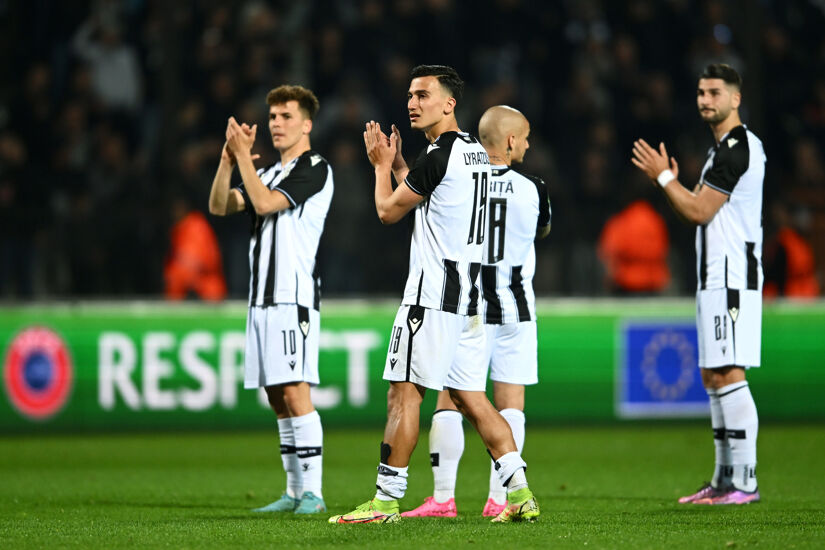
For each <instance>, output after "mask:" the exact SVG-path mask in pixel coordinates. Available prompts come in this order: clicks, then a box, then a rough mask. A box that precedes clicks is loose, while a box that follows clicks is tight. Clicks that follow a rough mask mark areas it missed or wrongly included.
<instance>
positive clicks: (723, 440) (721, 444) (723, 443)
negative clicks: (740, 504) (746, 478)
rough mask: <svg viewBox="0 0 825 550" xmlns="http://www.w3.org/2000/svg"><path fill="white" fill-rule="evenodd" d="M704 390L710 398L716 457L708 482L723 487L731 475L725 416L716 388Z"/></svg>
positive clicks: (719, 487) (731, 468) (728, 482)
mask: <svg viewBox="0 0 825 550" xmlns="http://www.w3.org/2000/svg"><path fill="white" fill-rule="evenodd" d="M705 391H706V392H707V393H708V398H709V399H710V424H711V427H712V428H713V446H714V450H715V457H716V460H715V466H714V469H713V477H712V478H711V480H710V484H711V485H712V486H713V487H714V488H716V489H724V488H726V487H729V486H730V480H731V477H732V476H733V466H731V457H730V445H729V444H728V438H727V436H726V434H725V417H724V416H723V415H722V405H721V404H720V403H719V396H718V394H717V392H716V390H715V389H713V388H705Z"/></svg>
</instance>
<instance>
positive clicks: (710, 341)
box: [696, 288, 762, 369]
mask: <svg viewBox="0 0 825 550" xmlns="http://www.w3.org/2000/svg"><path fill="white" fill-rule="evenodd" d="M696 333H697V336H698V341H699V366H700V367H701V368H706V369H712V368H717V367H725V366H728V365H735V366H737V367H745V368H749V367H758V366H759V365H760V362H761V361H760V360H761V351H762V293H761V292H759V291H758V290H735V289H728V288H719V289H712V290H700V291H699V292H697V293H696Z"/></svg>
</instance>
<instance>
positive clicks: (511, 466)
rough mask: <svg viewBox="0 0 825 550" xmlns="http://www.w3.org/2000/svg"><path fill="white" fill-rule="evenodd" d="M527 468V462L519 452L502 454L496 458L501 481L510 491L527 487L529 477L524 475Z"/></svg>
mask: <svg viewBox="0 0 825 550" xmlns="http://www.w3.org/2000/svg"><path fill="white" fill-rule="evenodd" d="M525 468H527V463H526V462H524V460H522V459H521V455H520V454H519V453H517V452H511V453H507V454H504V455H501V456H500V457H499V458H498V460H496V470H497V471H498V479H499V483H501V485H502V486H505V487H507V492H508V493H510V492H512V491H518V490H519V489H522V488H524V487H527V478H526V477H525V475H524V470H525Z"/></svg>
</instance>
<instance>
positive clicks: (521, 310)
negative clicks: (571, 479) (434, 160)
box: [401, 105, 550, 517]
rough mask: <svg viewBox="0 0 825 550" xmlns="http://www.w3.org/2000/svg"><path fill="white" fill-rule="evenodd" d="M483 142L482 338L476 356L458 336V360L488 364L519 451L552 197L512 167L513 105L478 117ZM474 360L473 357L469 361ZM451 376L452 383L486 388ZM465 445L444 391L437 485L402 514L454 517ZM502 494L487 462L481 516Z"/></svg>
mask: <svg viewBox="0 0 825 550" xmlns="http://www.w3.org/2000/svg"><path fill="white" fill-rule="evenodd" d="M478 133H479V137H480V138H481V144H482V145H483V146H484V149H485V150H486V151H487V154H488V155H489V157H490V164H491V165H492V179H491V180H490V181H491V183H490V191H489V196H490V205H489V213H488V220H489V223H488V226H487V236H486V240H487V243H488V245H487V246H486V247H485V256H484V265H482V267H481V288H482V296H483V298H484V299H483V302H482V305H483V311H484V313H483V316H484V323H485V332H486V346H485V347H484V351H483V353H482V356H481V358H480V359H479V360H477V357H476V356H477V354H476V353H474V352H473V350H472V345H473V342H472V339H469V338H462V340H461V344H460V347H459V353H458V354H457V356H456V361H457V362H459V363H463V364H462V366H461V368H462V369H466V370H467V371H469V372H473V371H478V372H479V373H480V376H478V375H477V376H474V377H473V379H474V380H476V381H479V380H481V381H484V380H485V379H486V377H487V369H488V367H490V369H491V374H490V378H491V379H492V380H493V400H494V402H495V407H496V409H497V410H498V411H499V412H500V413H501V416H503V417H504V419H505V420H507V423H508V424H509V425H510V429H511V430H512V432H513V437H514V439H515V441H516V446H517V448H518V452H519V453H521V452H522V449H523V448H524V386H525V385H527V384H535V383H536V382H538V362H537V340H536V313H535V294H534V293H533V284H532V281H533V274H534V272H535V268H536V253H535V247H534V246H533V241H534V240H535V239H537V238H538V239H542V238H544V237H546V236H547V235H548V234H549V233H550V202H549V200H548V197H547V187H546V186H545V184H544V182H543V181H542V180H541V179H540V178H536V177H534V176H529V175H526V174H522V173H520V172H518V171H516V170H515V169H514V168H513V167H512V166H513V164H518V163H521V162H522V161H523V160H524V155H525V153H526V152H527V149H528V148H529V147H530V144H529V142H528V140H527V138H528V136H529V134H530V123H529V122H528V121H527V119H526V118H525V117H524V115H523V114H521V113H520V112H519V111H517V110H516V109H513V108H512V107H507V106H505V105H497V106H495V107H491V108H489V109H487V111H486V112H485V113H484V115H482V117H481V120H480V121H479V124H478ZM473 361H475V364H472V363H471V362H473ZM462 382H464V381H456V382H455V383H454V384H451V385H450V386H449V387H453V388H457V389H463V390H468V391H484V389H485V388H484V386H483V385H482V386H480V387H477V386H468V385H465V383H462ZM463 452H464V429H463V427H462V417H461V414H460V413H459V412H458V409H457V408H456V406H455V404H454V403H453V401H452V399H450V396H449V392H447V391H442V392H440V393H439V394H438V401H437V404H436V411H435V413H434V414H433V422H432V428H431V429H430V462H431V463H432V468H433V480H434V482H435V488H434V492H433V496H430V497H427V498H426V499H425V500H424V504H422V505H421V506H419V507H418V508H416V509H414V510H410V511H408V512H404V513H403V514H401V515H402V516H404V517H455V516H456V514H457V512H456V505H455V484H456V475H457V471H458V462H459V460H460V459H461V455H462V454H463ZM506 501H507V495H506V492H505V489H504V487H503V486H502V485H501V482H500V481H499V478H498V473H497V472H496V470H495V463H492V464H491V467H490V492H489V494H488V496H487V503H486V504H485V506H484V510H483V511H482V516H485V517H495V516H497V515H498V514H500V513H501V511H502V510H503V509H504V508H505V506H506V504H507V502H506Z"/></svg>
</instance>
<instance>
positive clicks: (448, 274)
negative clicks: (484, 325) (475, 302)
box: [441, 259, 461, 313]
mask: <svg viewBox="0 0 825 550" xmlns="http://www.w3.org/2000/svg"><path fill="white" fill-rule="evenodd" d="M460 297H461V279H460V278H459V276H458V262H457V261H455V260H447V259H445V260H444V290H443V291H442V292H441V310H442V311H446V312H449V313H458V301H459V298H460Z"/></svg>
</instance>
